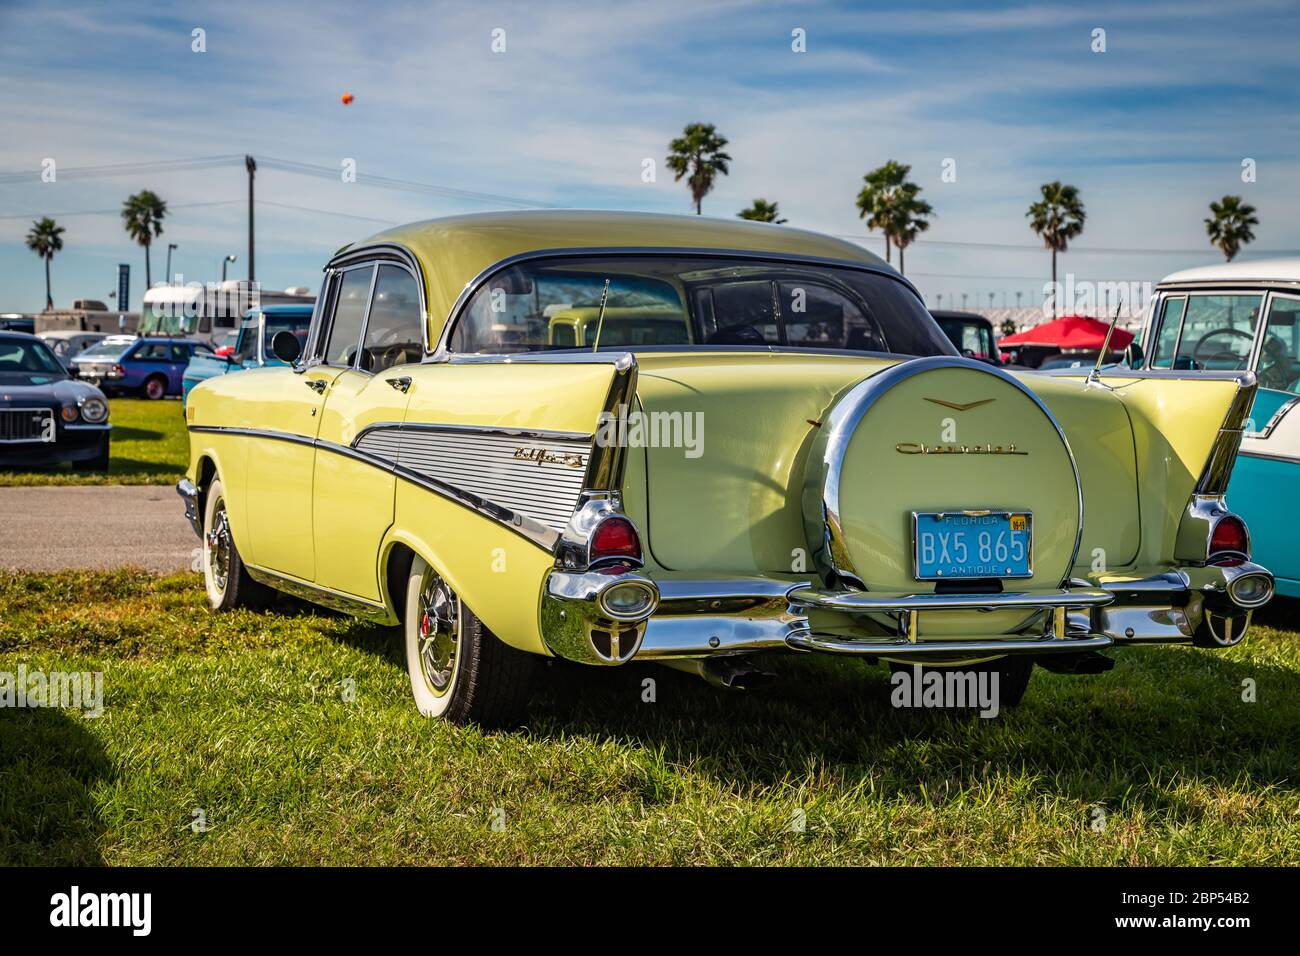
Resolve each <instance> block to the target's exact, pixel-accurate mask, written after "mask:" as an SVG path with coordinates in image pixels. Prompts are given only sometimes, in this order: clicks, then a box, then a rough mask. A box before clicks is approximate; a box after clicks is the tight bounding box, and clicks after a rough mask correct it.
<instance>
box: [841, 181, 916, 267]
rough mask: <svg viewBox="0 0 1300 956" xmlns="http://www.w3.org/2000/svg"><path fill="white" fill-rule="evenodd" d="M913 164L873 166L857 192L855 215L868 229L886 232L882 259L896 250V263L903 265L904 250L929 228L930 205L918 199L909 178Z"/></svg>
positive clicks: (914, 185)
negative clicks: (856, 210) (856, 213)
mask: <svg viewBox="0 0 1300 956" xmlns="http://www.w3.org/2000/svg"><path fill="white" fill-rule="evenodd" d="M911 171H912V167H911V166H908V165H907V164H905V163H900V162H898V161H897V160H893V159H891V160H889V161H888V162H887V163H885V165H883V166H881V167H879V168H877V169H873V170H872V171H871V172H869V173H867V174H866V175H865V176H863V177H862V180H863V182H864V183H865V185H864V186H863V187H862V191H861V192H860V193H858V217H859V218H861V219H865V220H866V221H867V229H869V230H876V229H879V230H880V231H881V232H882V233H884V235H885V261H886V262H891V261H892V260H893V255H892V251H893V249H895V248H897V249H898V266H899V269H900V271H901V270H902V267H903V250H904V249H905V248H907V247H908V246H909V245H911V244H912V243H913V242H915V241H916V237H917V236H918V235H919V234H920V233H922V232H924V231H925V230H926V229H929V228H930V223H929V221H928V220H929V217H930V216H933V215H934V209H933V207H932V206H931V205H930V204H929V203H928V202H926V201H925V200H924V199H918V198H917V194H918V193H920V191H921V187H920V186H918V185H917V184H916V183H914V182H910V181H909V180H908V178H907V177H908V174H909V173H911Z"/></svg>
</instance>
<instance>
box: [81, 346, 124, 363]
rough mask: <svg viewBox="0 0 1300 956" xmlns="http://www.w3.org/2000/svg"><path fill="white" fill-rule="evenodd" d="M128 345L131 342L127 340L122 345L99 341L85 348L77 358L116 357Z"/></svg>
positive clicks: (120, 354) (119, 355)
mask: <svg viewBox="0 0 1300 956" xmlns="http://www.w3.org/2000/svg"><path fill="white" fill-rule="evenodd" d="M130 347H131V343H129V342H128V343H126V344H123V345H117V344H114V345H110V344H107V343H105V342H100V343H99V344H98V345H92V346H91V347H90V348H88V349H86V351H84V352H82V353H81V354H80V355H78V356H77V358H88V359H116V358H120V357H121V356H122V353H123V352H125V351H126V350H127V349H129V348H130Z"/></svg>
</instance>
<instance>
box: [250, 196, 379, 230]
mask: <svg viewBox="0 0 1300 956" xmlns="http://www.w3.org/2000/svg"><path fill="white" fill-rule="evenodd" d="M257 204H258V205H259V206H276V207H278V208H280V209H297V210H298V211H299V212H314V213H320V214H321V215H323V216H338V217H339V218H340V219H360V220H363V221H364V222H378V223H382V224H383V225H386V226H396V225H399V220H397V219H380V218H378V217H376V216H358V215H356V214H355V213H350V212H337V211H335V210H333V209H319V208H317V207H315V206H296V205H294V204H293V203H287V202H273V201H271V200H270V199H259V200H258V201H257Z"/></svg>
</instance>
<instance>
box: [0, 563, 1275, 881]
mask: <svg viewBox="0 0 1300 956" xmlns="http://www.w3.org/2000/svg"><path fill="white" fill-rule="evenodd" d="M1273 623H1274V624H1276V625H1283V624H1284V625H1287V626H1289V627H1295V626H1296V624H1297V623H1300V615H1297V613H1296V611H1295V610H1294V607H1292V608H1288V609H1286V610H1285V612H1284V616H1281V617H1279V616H1278V615H1276V614H1275V615H1274V618H1273ZM1115 657H1116V659H1117V661H1118V663H1117V666H1116V667H1115V669H1114V670H1113V671H1111V672H1110V673H1108V674H1105V675H1102V676H1099V677H1065V676H1058V675H1054V674H1049V673H1046V672H1043V671H1041V670H1040V671H1038V672H1037V673H1036V674H1035V676H1034V679H1033V681H1032V683H1031V685H1030V688H1029V693H1028V695H1027V696H1026V700H1025V703H1024V704H1023V705H1022V706H1021V707H1019V708H1017V709H1015V710H1014V711H1008V712H1004V713H1003V715H1002V716H1000V717H998V718H996V719H993V720H984V719H980V718H977V717H971V716H957V715H951V714H940V713H934V712H916V711H899V710H895V709H893V708H892V707H891V706H890V704H889V699H888V697H889V694H888V692H889V685H888V683H887V675H886V671H885V669H884V668H883V667H869V666H866V665H862V664H860V663H857V662H851V661H843V660H840V659H829V658H824V657H823V658H813V657H803V656H801V657H797V658H781V659H779V660H778V661H776V662H773V664H772V666H773V667H774V668H776V669H779V671H780V672H781V674H782V677H783V681H782V682H781V683H780V684H778V685H776V686H775V687H773V688H770V689H767V690H764V691H761V692H746V693H735V692H724V691H720V690H716V689H714V688H712V687H709V686H707V685H705V684H704V683H702V682H700V681H697V680H695V679H693V678H689V677H686V676H685V675H680V674H676V673H675V672H671V671H666V670H661V669H649V668H647V669H642V668H636V669H628V668H621V669H614V670H601V671H597V670H591V669H580V668H576V667H570V666H563V665H554V666H551V667H549V668H548V669H547V672H546V682H545V686H544V687H543V689H542V693H541V695H540V696H539V697H538V699H537V700H536V701H535V703H534V705H533V707H532V709H531V711H530V717H529V727H528V730H526V731H520V732H515V733H500V732H498V733H484V732H482V731H480V730H477V729H473V728H468V729H466V728H457V727H452V726H449V725H446V724H443V723H437V722H430V721H426V720H424V719H422V718H420V717H419V716H418V715H417V714H416V713H415V711H414V708H413V707H412V705H411V703H410V701H409V699H408V697H409V688H408V686H407V677H406V673H405V670H404V667H403V665H402V663H401V659H400V655H399V649H398V645H397V642H396V639H395V635H394V633H393V632H392V631H389V630H385V629H381V628H374V627H371V626H368V625H365V624H362V623H360V622H356V621H353V620H350V619H346V618H342V617H334V616H327V615H324V614H317V613H315V612H312V611H309V610H305V609H303V608H301V607H299V606H297V605H294V604H292V602H285V603H284V604H282V606H281V607H280V608H279V610H278V611H277V612H275V613H267V614H252V613H244V612H240V613H236V614H231V615H225V616H214V615H211V614H209V613H208V612H207V611H206V610H205V608H204V604H203V595H202V591H201V588H200V587H199V584H198V579H197V577H194V576H180V577H170V578H161V579H160V578H154V577H150V576H149V575H147V574H144V573H142V572H133V571H122V572H116V573H101V574H85V573H66V574H54V575H7V576H6V575H0V671H13V670H15V669H16V668H17V665H18V664H19V663H20V662H21V663H24V664H25V665H26V666H27V667H28V668H29V669H34V668H41V669H45V670H47V671H50V670H72V669H77V670H102V671H103V672H104V683H105V702H106V710H105V713H104V715H103V716H102V717H99V718H87V717H84V716H82V715H80V714H79V713H77V712H75V711H57V710H14V709H7V710H0V754H3V759H0V863H41V864H56V863H65V864H76V863H100V862H102V863H110V864H146V865H150V864H162V865H170V864H185V865H192V864H234V863H251V864H270V863H277V864H302V863H327V864H394V863H538V864H582V863H611V864H617V863H621V864H637V863H677V864H688V863H701V864H727V863H744V864H759V863H788V864H798V863H806V864H824V863H830V864H856V863H882V864H904V863H910V864H989V863H992V864H997V863H1022V864H1023V863H1045V864H1067V863H1068V864H1109V865H1118V866H1131V865H1141V864H1200V863H1206V864H1248V863H1249V864H1295V863H1297V862H1300V799H1298V794H1297V779H1296V774H1297V768H1300V733H1298V732H1297V728H1298V727H1300V634H1297V633H1296V632H1295V631H1294V630H1281V629H1278V628H1277V627H1257V628H1256V630H1255V631H1254V632H1253V633H1252V635H1251V636H1250V637H1249V638H1248V639H1247V641H1246V642H1245V643H1244V644H1243V645H1242V646H1240V647H1238V648H1235V649H1233V650H1231V651H1228V652H1226V653H1213V652H1208V651H1201V650H1195V649H1190V648H1152V649H1134V650H1128V651H1120V652H1116V654H1115ZM647 678H653V679H654V680H655V681H656V687H657V700H656V702H654V703H645V702H643V700H642V687H643V685H642V683H641V682H642V681H643V680H645V679H647ZM1248 679H1249V680H1251V681H1254V682H1255V684H1256V691H1257V695H1258V699H1257V702H1255V703H1246V702H1243V700H1242V683H1243V681H1246V680H1248ZM348 682H355V688H356V695H355V700H354V701H352V702H349V701H348V700H345V699H344V688H345V686H347V684H348ZM1097 807H1101V808H1104V810H1105V813H1106V819H1105V826H1104V828H1101V829H1100V830H1095V829H1094V828H1093V826H1092V825H1091V820H1092V818H1093V815H1094V812H1095V811H1094V808H1097ZM497 808H500V810H501V811H503V812H504V821H505V826H504V830H502V831H501V832H496V831H494V829H493V827H492V820H493V815H494V813H495V812H497ZM196 809H201V810H202V811H204V813H205V814H206V816H207V820H208V822H209V826H210V828H209V829H208V830H207V831H206V832H194V829H193V828H192V827H191V821H192V819H193V812H194V811H195V810H196ZM800 812H802V814H803V815H804V816H805V818H806V826H805V828H804V832H793V831H792V828H791V823H792V821H794V820H795V819H796V818H797V815H798V814H799V813H800Z"/></svg>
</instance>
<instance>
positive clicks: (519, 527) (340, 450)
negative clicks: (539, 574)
mask: <svg viewBox="0 0 1300 956" xmlns="http://www.w3.org/2000/svg"><path fill="white" fill-rule="evenodd" d="M469 427H470V426H461V429H464V428H469ZM189 430H190V431H192V432H205V433H216V434H225V435H240V436H244V437H248V438H262V439H266V440H269V441H283V442H290V443H293V444H298V445H305V446H308V447H311V448H315V449H317V450H319V451H327V452H330V453H332V454H335V455H342V456H344V457H347V458H352V459H355V460H357V461H362V462H365V463H366V464H368V465H371V466H373V467H375V468H379V469H381V470H384V471H389V472H392V473H393V474H394V475H395V476H396V477H398V478H401V479H402V480H403V481H407V482H409V483H411V484H413V485H418V486H419V487H421V488H424V489H426V490H428V491H432V492H434V493H435V494H438V495H441V496H442V497H444V498H446V499H447V500H449V501H453V502H455V503H456V504H459V505H461V506H462V507H465V508H469V509H470V510H472V511H476V512H478V513H479V514H481V515H484V516H485V517H488V518H491V519H492V520H494V521H498V522H500V523H501V524H503V525H505V526H506V527H507V528H509V529H510V530H511V531H513V532H515V533H516V534H518V535H520V536H521V537H524V538H526V539H528V540H529V541H531V542H532V543H533V544H536V545H537V546H538V547H541V548H545V549H546V550H547V551H550V552H552V553H554V552H555V549H556V546H557V545H558V544H559V542H560V532H561V530H563V526H561V528H560V529H557V528H554V527H552V526H550V525H548V524H546V523H545V522H543V521H539V520H538V519H536V518H534V517H532V516H531V515H528V514H524V513H523V512H521V511H519V510H517V509H516V508H511V507H509V506H507V505H504V504H500V503H498V502H496V501H493V500H491V499H490V498H488V497H485V496H484V495H481V494H478V493H475V492H474V491H472V490H470V489H466V488H462V487H458V486H457V485H455V484H453V483H451V482H449V481H445V480H443V479H441V478H439V477H437V476H434V475H430V474H425V473H423V472H421V471H418V470H416V469H414V468H410V467H407V466H406V465H405V464H404V463H402V462H400V461H398V460H395V459H391V458H388V457H385V456H383V455H381V454H376V453H373V452H371V451H368V450H366V449H364V448H358V447H351V446H347V445H339V444H336V443H334V442H331V441H326V440H325V439H317V438H308V437H307V436H305V435H295V434H293V433H291V432H279V431H271V430H267V429H259V428H239V427H228V426H224V425H191V426H189ZM487 431H488V432H489V433H491V432H493V431H497V430H496V429H488V430H487ZM363 434H364V432H363ZM530 434H533V435H544V434H547V433H541V432H534V433H530ZM559 434H568V433H559ZM588 440H590V438H589V436H588ZM574 473H575V474H581V472H578V471H577V470H575V472H574ZM575 505H576V497H575ZM567 517H568V516H567V515H566V516H565V520H566V521H567Z"/></svg>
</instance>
